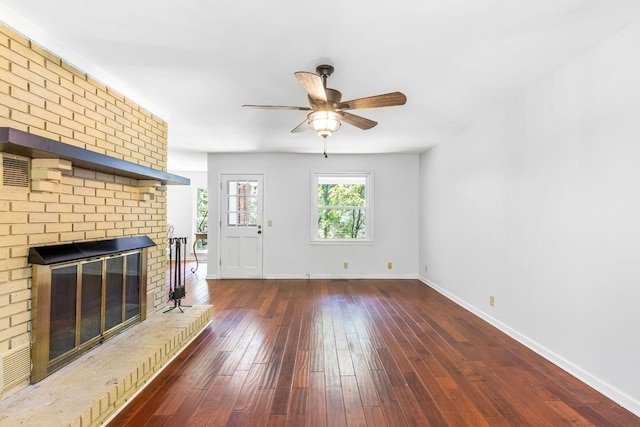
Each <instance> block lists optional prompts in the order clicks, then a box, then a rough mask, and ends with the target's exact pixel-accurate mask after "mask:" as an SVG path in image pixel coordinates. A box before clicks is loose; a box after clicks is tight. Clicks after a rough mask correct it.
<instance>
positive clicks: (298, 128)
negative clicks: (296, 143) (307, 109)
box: [291, 119, 311, 133]
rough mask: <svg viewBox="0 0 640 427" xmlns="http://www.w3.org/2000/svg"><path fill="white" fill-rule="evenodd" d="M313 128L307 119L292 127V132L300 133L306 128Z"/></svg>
mask: <svg viewBox="0 0 640 427" xmlns="http://www.w3.org/2000/svg"><path fill="white" fill-rule="evenodd" d="M310 129H311V128H310V127H309V124H308V123H307V119H305V120H304V121H303V122H302V123H300V124H299V125H298V126H296V127H294V128H293V129H291V133H298V132H304V131H306V130H310Z"/></svg>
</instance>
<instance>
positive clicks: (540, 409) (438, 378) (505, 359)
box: [109, 275, 640, 427]
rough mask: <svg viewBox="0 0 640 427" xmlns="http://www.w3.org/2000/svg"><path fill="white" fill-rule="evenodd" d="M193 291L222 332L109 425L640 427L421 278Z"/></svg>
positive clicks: (208, 335)
mask: <svg viewBox="0 0 640 427" xmlns="http://www.w3.org/2000/svg"><path fill="white" fill-rule="evenodd" d="M186 286H187V299H186V301H188V304H210V303H211V304H213V305H214V307H215V309H214V313H213V317H212V323H211V325H210V326H208V327H207V329H206V330H205V331H204V332H203V333H202V334H200V335H199V336H198V337H197V338H196V339H195V340H194V341H193V342H192V343H191V344H190V345H189V346H187V348H186V349H184V351H183V352H182V353H181V354H180V355H179V356H178V357H177V358H176V359H175V360H174V361H173V362H171V363H170V364H169V365H168V367H167V368H166V369H165V370H164V371H162V372H161V373H160V374H159V375H158V376H157V377H156V378H155V379H154V380H153V381H151V383H150V385H149V386H148V387H147V388H146V389H144V390H143V391H142V392H141V393H140V394H139V395H138V396H137V397H136V398H135V399H133V400H132V402H131V403H130V404H129V405H128V406H127V407H125V408H124V409H123V410H122V412H121V413H120V414H119V415H118V416H116V417H114V419H113V420H112V421H111V422H110V424H109V425H110V426H115V427H121V426H125V427H138V426H169V427H173V426H176V425H177V426H180V427H182V426H189V427H191V426H205V425H220V426H242V427H245V426H249V427H253V426H256V427H264V426H285V427H286V426H295V427H298V426H308V427H322V426H333V425H336V426H385V427H400V426H407V425H419V426H428V425H434V426H445V425H456V426H472V427H476V426H492V427H507V426H513V425H522V426H535V427H544V426H557V425H566V424H569V425H578V426H582V425H585V426H586V425H598V426H609V425H611V426H640V418H639V417H637V416H635V415H634V414H632V413H631V412H629V411H627V410H626V409H624V408H622V407H620V406H619V405H617V404H616V403H614V402H612V401H611V400H609V399H607V398H606V397H605V396H603V395H602V394H600V393H598V392H597V391H595V390H593V389H591V388H590V387H588V386H586V385H585V384H584V383H581V382H580V381H578V380H577V379H575V378H574V377H572V376H571V375H569V374H568V373H567V372H565V371H563V370H561V369H559V368H558V367H557V366H555V365H553V364H552V363H550V362H549V361H547V360H545V359H543V358H541V357H540V356H538V355H537V354H535V353H534V352H533V351H531V350H529V349H527V348H525V347H523V346H522V345H521V344H520V343H518V342H517V341H514V340H513V339H511V338H509V337H508V336H506V335H505V334H504V333H502V332H501V331H499V330H498V329H496V328H494V327H492V326H491V325H489V324H488V323H486V322H484V321H482V320H481V319H479V318H477V317H476V316H474V315H473V314H472V313H470V312H468V311H466V310H464V309H463V308H461V307H459V306H457V305H456V304H454V303H453V302H452V301H451V300H449V299H447V298H446V297H444V296H442V295H440V294H439V293H437V292H436V291H434V290H433V289H431V288H429V287H427V286H425V285H423V284H422V283H420V282H419V281H416V280H377V279H376V280H368V279H366V280H365V279H363V280H324V279H323V280H210V281H206V280H204V279H201V278H198V277H197V276H196V275H191V276H189V279H188V280H187V283H186ZM185 305H187V303H186V302H185ZM185 310H188V307H186V306H185Z"/></svg>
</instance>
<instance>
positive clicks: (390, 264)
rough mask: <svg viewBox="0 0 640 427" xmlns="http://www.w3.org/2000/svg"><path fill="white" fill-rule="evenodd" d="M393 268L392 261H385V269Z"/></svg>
mask: <svg viewBox="0 0 640 427" xmlns="http://www.w3.org/2000/svg"><path fill="white" fill-rule="evenodd" d="M392 268H393V263H392V262H388V263H387V269H388V270H391V269H392Z"/></svg>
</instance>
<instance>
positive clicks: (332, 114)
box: [243, 64, 407, 157]
mask: <svg viewBox="0 0 640 427" xmlns="http://www.w3.org/2000/svg"><path fill="white" fill-rule="evenodd" d="M333 71H334V68H333V66H331V65H326V64H323V65H318V66H317V67H316V72H317V74H315V73H310V72H308V71H298V72H296V73H294V75H295V76H296V78H297V79H298V83H300V85H301V86H302V88H303V89H304V90H305V91H306V92H307V95H308V98H309V105H310V106H309V107H293V106H286V105H243V107H250V108H263V109H269V110H300V111H310V113H309V114H308V115H307V118H306V119H305V120H304V121H303V122H302V123H300V124H299V125H298V126H296V127H295V128H293V129H292V130H291V132H302V131H304V130H306V129H308V128H310V129H311V130H313V131H314V132H316V133H317V134H318V135H319V136H321V137H322V138H323V139H325V141H326V138H327V137H329V136H331V134H332V133H333V132H335V131H337V130H338V129H340V125H341V124H342V122H345V123H348V124H350V125H352V126H355V127H357V128H360V129H362V130H367V129H371V128H372V127H374V126H375V125H377V124H378V122H375V121H373V120H370V119H367V118H365V117H361V116H357V115H355V114H351V113H349V112H347V111H345V110H355V109H358V108H378V107H392V106H395V105H404V103H405V102H407V97H406V96H405V95H404V94H403V93H402V92H391V93H385V94H382V95H375V96H369V97H366V98H358V99H352V100H350V101H342V94H341V93H340V92H339V91H337V90H335V89H331V88H328V87H327V79H328V78H329V76H330V75H331V74H333ZM307 125H308V127H307ZM325 157H326V148H325Z"/></svg>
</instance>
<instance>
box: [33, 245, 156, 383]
mask: <svg viewBox="0 0 640 427" xmlns="http://www.w3.org/2000/svg"><path fill="white" fill-rule="evenodd" d="M143 251H144V249H143V250H139V251H135V252H128V253H122V254H117V255H112V256H108V257H103V258H99V259H92V260H86V261H78V262H74V263H72V264H65V265H52V266H39V265H38V266H34V267H35V268H36V270H34V271H35V273H34V274H35V276H37V283H38V288H37V299H36V304H37V315H36V323H35V324H36V330H35V332H36V340H35V347H36V348H35V352H34V353H35V359H36V360H34V362H35V363H34V372H33V373H32V379H33V380H34V381H39V380H41V379H42V378H44V377H45V376H47V375H48V374H50V373H52V372H53V371H55V370H57V369H59V368H60V367H62V366H64V365H65V364H67V363H68V362H69V361H71V360H73V359H75V358H76V357H78V356H79V355H80V354H82V353H83V352H85V351H86V350H88V349H90V348H91V347H94V346H95V345H97V344H99V343H101V342H102V341H103V340H104V339H106V338H108V337H110V336H112V335H115V334H116V333H117V332H119V331H120V330H122V329H123V328H125V327H127V326H129V325H132V324H134V323H137V322H139V321H140V320H142V319H143V318H144V313H142V311H144V310H146V305H145V304H144V303H143V301H142V299H141V298H142V296H143V295H145V296H146V291H145V290H144V286H143V282H144V281H145V280H146V275H144V274H143V271H144V270H143V268H146V265H143V264H145V263H144V258H143ZM144 255H146V252H145V253H144ZM47 302H48V304H47ZM47 305H48V307H47ZM45 331H46V333H45ZM45 358H46V360H45ZM38 359H41V360H40V361H39V365H40V366H39V367H38V368H36V366H35V365H36V364H38Z"/></svg>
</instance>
